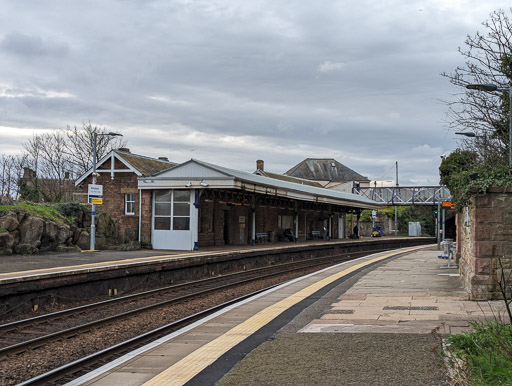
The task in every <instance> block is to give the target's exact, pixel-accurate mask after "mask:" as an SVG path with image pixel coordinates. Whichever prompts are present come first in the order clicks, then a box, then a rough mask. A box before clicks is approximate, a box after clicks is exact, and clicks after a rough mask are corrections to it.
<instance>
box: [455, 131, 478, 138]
mask: <svg viewBox="0 0 512 386" xmlns="http://www.w3.org/2000/svg"><path fill="white" fill-rule="evenodd" d="M455 134H457V135H463V136H465V137H471V138H474V137H476V134H475V133H473V132H472V131H469V132H467V133H465V132H463V131H459V132H457V133H455Z"/></svg>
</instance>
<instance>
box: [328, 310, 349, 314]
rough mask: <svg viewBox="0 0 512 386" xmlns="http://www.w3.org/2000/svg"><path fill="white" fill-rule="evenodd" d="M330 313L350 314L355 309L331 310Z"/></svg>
mask: <svg viewBox="0 0 512 386" xmlns="http://www.w3.org/2000/svg"><path fill="white" fill-rule="evenodd" d="M329 313H330V314H345V315H348V314H353V313H354V310H330V311H329Z"/></svg>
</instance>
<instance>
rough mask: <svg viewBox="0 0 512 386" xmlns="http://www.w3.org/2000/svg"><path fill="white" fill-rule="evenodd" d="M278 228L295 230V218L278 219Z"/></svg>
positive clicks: (281, 217) (282, 217) (279, 217)
mask: <svg viewBox="0 0 512 386" xmlns="http://www.w3.org/2000/svg"><path fill="white" fill-rule="evenodd" d="M277 228H278V229H283V230H286V229H293V216H281V215H279V216H278V217H277Z"/></svg>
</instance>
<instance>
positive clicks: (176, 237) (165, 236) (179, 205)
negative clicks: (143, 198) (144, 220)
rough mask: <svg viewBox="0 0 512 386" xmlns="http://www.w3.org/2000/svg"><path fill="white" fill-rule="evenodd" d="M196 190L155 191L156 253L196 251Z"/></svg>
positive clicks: (153, 221)
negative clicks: (169, 250)
mask: <svg viewBox="0 0 512 386" xmlns="http://www.w3.org/2000/svg"><path fill="white" fill-rule="evenodd" d="M193 200H194V190H178V189H176V190H168V189H166V190H155V191H154V192H153V216H152V217H153V219H152V233H151V243H152V244H153V248H154V249H177V250H185V251H190V250H193V249H194V233H196V231H197V209H196V208H195V207H194V205H192V203H193Z"/></svg>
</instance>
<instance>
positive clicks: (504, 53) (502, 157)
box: [441, 10, 512, 164]
mask: <svg viewBox="0 0 512 386" xmlns="http://www.w3.org/2000/svg"><path fill="white" fill-rule="evenodd" d="M482 25H483V27H484V29H485V33H484V34H481V33H480V32H477V33H476V34H475V35H474V36H471V35H468V36H467V38H466V40H465V42H464V43H465V47H464V48H459V52H460V54H461V55H462V56H463V57H464V58H465V63H464V65H463V66H459V67H457V68H456V69H455V71H454V72H453V73H443V74H441V75H442V76H444V77H446V78H448V80H449V81H450V82H451V83H452V84H453V85H455V86H457V87H458V88H459V89H460V92H459V93H458V94H455V95H454V100H451V101H445V103H446V104H447V105H448V123H449V127H450V128H452V129H456V130H463V131H464V130H468V131H472V132H474V133H476V134H477V135H478V136H479V138H478V139H479V140H477V141H475V140H474V139H471V140H470V139H464V140H463V141H462V144H463V147H464V148H466V149H468V150H477V152H478V153H479V154H480V155H481V157H482V158H483V159H485V160H486V161H487V162H489V163H493V164H506V163H507V146H508V142H509V140H508V131H509V109H510V106H509V99H508V93H503V92H501V91H495V92H483V91H472V90H468V89H466V85H468V84H472V83H491V84H495V85H497V86H499V87H503V88H508V87H509V85H510V84H511V81H512V70H511V64H512V22H511V20H510V18H509V16H508V15H507V14H506V13H505V11H503V10H497V11H495V12H493V13H491V14H490V18H489V20H487V21H485V22H484V23H482Z"/></svg>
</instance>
